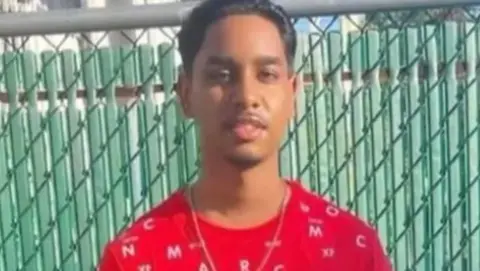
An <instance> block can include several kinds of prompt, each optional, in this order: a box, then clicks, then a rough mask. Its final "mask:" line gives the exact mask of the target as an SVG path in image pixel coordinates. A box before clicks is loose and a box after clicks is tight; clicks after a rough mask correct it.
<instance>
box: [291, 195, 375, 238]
mask: <svg viewBox="0 0 480 271" xmlns="http://www.w3.org/2000/svg"><path fill="white" fill-rule="evenodd" d="M300 191H301V192H300V193H299V194H300V196H299V198H300V208H301V209H303V211H308V213H309V218H311V220H312V222H315V221H317V222H318V223H322V224H323V225H324V226H325V227H328V228H332V229H334V230H335V231H336V232H337V236H338V237H339V238H342V239H343V238H351V237H353V238H356V237H355V236H365V237H367V236H368V237H369V238H376V236H375V235H376V230H375V229H374V227H373V226H372V225H370V224H369V223H367V221H366V220H365V219H363V218H361V217H360V216H358V215H356V214H355V213H353V212H352V211H350V210H348V209H346V208H343V207H340V206H339V205H338V204H336V203H334V202H332V201H330V200H329V199H327V198H326V197H325V196H323V195H320V194H318V193H314V192H311V191H309V190H307V189H305V188H303V187H302V188H300ZM372 235H374V236H372ZM358 238H360V239H362V240H363V238H364V237H358Z"/></svg>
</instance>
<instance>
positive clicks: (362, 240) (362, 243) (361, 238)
mask: <svg viewBox="0 0 480 271" xmlns="http://www.w3.org/2000/svg"><path fill="white" fill-rule="evenodd" d="M356 243H357V246H358V247H361V248H366V247H367V245H366V244H365V235H361V234H359V235H357V238H356Z"/></svg>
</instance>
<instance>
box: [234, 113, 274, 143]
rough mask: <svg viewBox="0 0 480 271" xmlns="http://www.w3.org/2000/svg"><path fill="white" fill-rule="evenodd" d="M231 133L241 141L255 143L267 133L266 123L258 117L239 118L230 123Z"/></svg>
mask: <svg viewBox="0 0 480 271" xmlns="http://www.w3.org/2000/svg"><path fill="white" fill-rule="evenodd" d="M230 124H231V125H229V126H230V127H229V128H230V129H229V130H230V131H231V132H232V133H233V135H234V136H235V137H236V138H237V139H238V140H240V141H254V140H256V139H259V138H261V137H263V136H264V135H265V133H266V128H267V125H266V122H265V121H264V120H262V119H260V118H258V117H256V116H245V117H241V118H237V119H236V120H235V121H233V122H231V123H230Z"/></svg>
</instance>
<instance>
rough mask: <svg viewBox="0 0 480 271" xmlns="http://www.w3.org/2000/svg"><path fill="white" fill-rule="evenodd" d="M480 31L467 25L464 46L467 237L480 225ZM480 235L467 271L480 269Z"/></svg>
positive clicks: (471, 245) (470, 253) (476, 236)
mask: <svg viewBox="0 0 480 271" xmlns="http://www.w3.org/2000/svg"><path fill="white" fill-rule="evenodd" d="M477 29H478V27H477V26H476V25H475V24H474V23H465V32H464V43H465V47H464V48H465V59H466V66H467V67H466V69H467V75H466V77H465V81H464V87H465V92H466V93H465V98H464V99H465V102H466V110H465V111H466V112H465V114H466V116H465V120H466V123H465V131H466V137H467V138H466V139H465V140H466V141H467V143H466V151H467V155H468V157H467V166H466V168H465V171H466V172H467V177H466V178H467V180H468V186H469V188H468V187H467V189H466V191H464V192H465V197H466V200H467V204H468V211H467V214H466V216H467V234H471V233H473V231H474V229H475V227H477V225H480V221H479V220H480V219H479V218H480V206H479V204H478V203H477V201H478V199H480V182H479V181H478V178H479V177H480V167H479V166H478V165H479V163H480V159H479V151H478V150H479V147H480V144H479V143H480V136H479V133H480V132H479V130H478V122H477V121H476V120H477V119H478V117H479V114H478V105H479V104H480V99H479V98H480V97H479V96H480V95H479V93H478V92H477V84H476V81H477V74H476V66H477V61H478V59H479V58H478V56H477V51H476V48H477V46H480V43H479V42H478V40H477ZM476 255H480V234H474V235H473V236H471V237H470V240H469V241H468V252H467V254H466V256H467V257H468V258H467V259H470V261H469V263H468V268H467V269H466V270H468V271H473V270H475V269H476V267H479V266H480V257H476Z"/></svg>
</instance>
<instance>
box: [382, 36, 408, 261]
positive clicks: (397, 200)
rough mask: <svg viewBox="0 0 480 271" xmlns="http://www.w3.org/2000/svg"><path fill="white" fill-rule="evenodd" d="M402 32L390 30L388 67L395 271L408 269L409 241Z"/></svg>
mask: <svg viewBox="0 0 480 271" xmlns="http://www.w3.org/2000/svg"><path fill="white" fill-rule="evenodd" d="M400 33H401V32H400V31H399V30H397V29H388V30H387V43H388V44H389V46H388V51H387V52H386V55H387V65H388V67H389V72H390V77H389V78H390V82H389V84H388V86H387V92H388V95H389V97H390V98H389V100H388V104H387V107H388V120H389V123H388V130H389V131H388V134H389V135H388V138H389V140H388V142H389V144H390V145H389V148H388V149H389V159H387V160H388V161H389V165H390V172H391V173H390V178H389V179H390V182H389V186H390V190H391V191H395V197H394V198H393V199H392V203H391V204H392V209H393V211H392V214H391V221H392V224H391V228H392V231H391V233H390V236H389V238H388V239H389V241H388V244H389V246H390V247H389V248H390V249H392V250H393V251H392V254H391V255H392V258H393V260H394V265H395V266H394V269H395V270H407V269H408V263H407V262H406V261H404V260H403V255H405V254H406V252H407V242H406V240H405V237H404V235H403V234H402V233H403V225H404V222H405V220H406V212H405V206H404V205H403V204H404V202H405V200H406V198H405V187H404V182H403V179H402V176H403V160H404V157H403V144H402V135H403V134H404V131H405V125H404V123H403V112H402V110H403V96H404V94H403V93H404V88H403V86H402V82H401V81H400V78H399V76H400V68H401V58H400V55H401V54H400V50H401V47H400V44H402V43H401V42H400V41H401V39H400V37H401V36H400Z"/></svg>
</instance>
